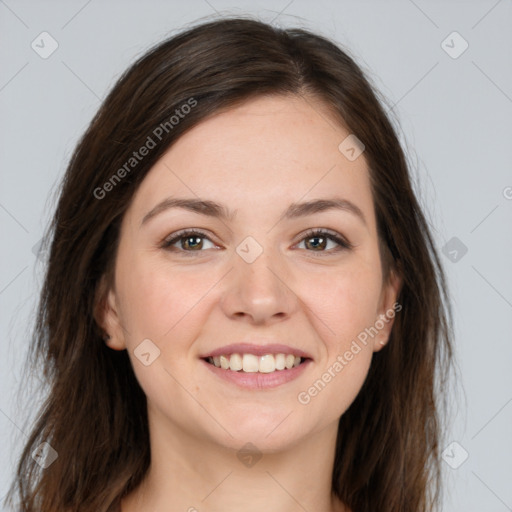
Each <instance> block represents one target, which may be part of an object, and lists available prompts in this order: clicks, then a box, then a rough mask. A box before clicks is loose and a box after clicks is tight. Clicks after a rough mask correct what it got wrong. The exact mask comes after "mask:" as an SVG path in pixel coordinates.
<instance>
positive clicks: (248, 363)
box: [243, 354, 259, 373]
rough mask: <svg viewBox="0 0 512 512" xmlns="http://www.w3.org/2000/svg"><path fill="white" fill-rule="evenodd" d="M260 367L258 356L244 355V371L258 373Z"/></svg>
mask: <svg viewBox="0 0 512 512" xmlns="http://www.w3.org/2000/svg"><path fill="white" fill-rule="evenodd" d="M258 367H259V363H258V356H253V355H252V354H244V357H243V369H244V372H253V373H254V372H257V371H258Z"/></svg>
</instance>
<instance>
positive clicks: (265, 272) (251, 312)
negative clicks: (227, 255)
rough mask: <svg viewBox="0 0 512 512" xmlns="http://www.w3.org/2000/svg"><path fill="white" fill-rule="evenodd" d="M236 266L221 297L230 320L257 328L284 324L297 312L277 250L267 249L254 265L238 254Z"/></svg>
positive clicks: (293, 294)
mask: <svg viewBox="0 0 512 512" xmlns="http://www.w3.org/2000/svg"><path fill="white" fill-rule="evenodd" d="M233 265H234V268H233V269H232V270H231V272H229V273H228V275H227V276H226V282H225V289H224V293H223V298H222V308H223V311H224V313H225V314H226V315H227V316H228V317H230V318H232V319H238V320H244V321H247V322H250V323H252V324H255V325H256V324H267V323H276V322H281V321H283V320H285V319H286V318H289V317H290V315H292V314H293V312H294V311H296V309H297V307H298V298H297V296H296V294H295V293H294V292H293V283H292V282H291V281H292V279H291V276H290V273H289V272H288V271H287V269H286V266H285V265H284V263H283V261H282V260H281V259H280V258H279V255H278V254H277V253H276V252H275V251H270V250H267V249H265V250H264V251H263V252H262V253H261V254H260V255H259V256H258V257H257V258H256V260H255V261H253V262H252V263H248V262H247V261H245V260H244V259H243V258H242V257H240V256H239V254H237V253H235V254H234V255H233Z"/></svg>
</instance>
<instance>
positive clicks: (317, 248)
mask: <svg viewBox="0 0 512 512" xmlns="http://www.w3.org/2000/svg"><path fill="white" fill-rule="evenodd" d="M303 241H304V242H305V246H306V249H308V250H309V251H310V252H327V253H330V252H337V251H341V250H343V249H351V248H352V245H351V244H350V243H349V242H347V241H346V240H345V239H343V238H342V237H341V236H339V235H338V234H337V233H332V232H330V231H324V230H313V231H310V232H308V233H306V236H305V237H304V238H303V239H302V240H301V242H303ZM329 241H331V242H334V244H335V245H337V247H334V248H331V249H327V250H326V248H327V246H328V242H329Z"/></svg>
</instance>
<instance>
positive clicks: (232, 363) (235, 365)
mask: <svg viewBox="0 0 512 512" xmlns="http://www.w3.org/2000/svg"><path fill="white" fill-rule="evenodd" d="M242 367H243V361H242V356H241V355H240V354H231V357H230V359H229V369H230V370H233V371H235V372H238V371H240V370H241V369H242Z"/></svg>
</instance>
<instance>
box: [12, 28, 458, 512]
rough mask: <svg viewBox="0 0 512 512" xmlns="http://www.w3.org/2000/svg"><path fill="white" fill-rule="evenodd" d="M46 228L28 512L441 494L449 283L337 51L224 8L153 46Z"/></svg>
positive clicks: (100, 124)
mask: <svg viewBox="0 0 512 512" xmlns="http://www.w3.org/2000/svg"><path fill="white" fill-rule="evenodd" d="M49 237H51V249H50V255H49V264H48V269H47V274H46V280H45V283H44V288H43V291H42V296H41V301H40V309H39V316H38V321H37V328H36V338H35V343H34V345H33V347H32V349H33V354H34V355H35V356H36V357H37V358H38V360H39V361H41V362H42V363H43V365H44V375H45V377H46V378H47V379H48V382H49V385H50V388H51V391H50V393H49V395H48V398H47V400H46V402H45V403H44V406H43V408H42V410H41V414H40V418H39V420H38V422H37V424H36V425H35V427H34V430H33V432H32V435H31V436H30V439H29V441H28V442H27V445H26V447H25V450H24V452H23V454H22V457H21V460H20V462H19V466H18V471H17V478H16V481H15V482H14V484H13V487H12V489H11V495H12V494H14V492H15V491H17V492H18V495H19V502H20V503H19V505H18V506H19V507H20V508H19V509H20V510H23V511H31V512H32V511H36V510H37V511H44V512H50V511H52V512H53V511H59V512H60V511H63V510H69V511H80V512H81V511H84V512H85V511H91V512H92V511H94V512H97V511H116V510H117V511H119V510H120V511H122V512H135V511H137V512H138V511H148V510H152V511H153V510H154V511H161V510H162V511H163V510H166V511H167V510H173V511H174V510H180V511H181V510H189V511H194V510H197V511H203V510H208V511H217V510H219V511H220V510H222V511H231V510H239V509H243V510H246V511H253V510H254V511H256V510H262V509H263V508H266V509H268V510H276V511H277V510H279V511H283V512H284V511H292V510H299V509H300V510H309V511H313V510H314V511H315V512H327V511H329V512H331V511H352V512H370V511H371V512H376V511H379V512H391V511H394V512H396V511H401V512H405V511H411V512H412V511H414V512H418V511H427V510H429V511H430V510H433V509H434V507H435V506H436V504H437V503H438V501H439V497H440V489H441V485H440V484H441V481H440V475H441V472H440V461H439V451H440V450H439V448H440V446H439V443H440V440H441V434H442V429H441V423H440V408H441V407H440V402H441V401H440V398H442V396H438V394H437V386H438V384H440V383H443V382H444V379H446V377H447V373H448V370H449V367H450V361H451V357H452V341H451V328H450V322H449V320H450V317H451V315H450V309H449V303H448V301H447V292H446V284H445V278H444V275H443V270H442V268H441V265H440V262H439V259H438V256H437V253H436V250H435V247H434V244H433V241H432V238H431V235H430V231H429V227H428V225H427V222H426V220H425V218H424V215H423V213H422V211H421V209H420V207H419V205H418V202H417V200H416V198H415V195H414V192H413V190H412V187H411V183H410V177H409V173H408V167H407V163H406V160H405V158H404V154H403V151H402V149H401V147H400V144H399V142H398V139H397V135H396V133H395V130H394V128H393V126H392V125H391V123H390V121H389V120H388V118H387V116H386V114H385V112H384V110H383V108H382V106H381V105H380V103H379V101H378V99H377V96H376V93H375V91H374V90H373V89H372V87H371V85H370V84H369V82H368V81H367V79H366V78H365V77H364V75H363V73H362V72H361V70H360V69H359V67H358V66H357V65H356V64H355V62H354V61H353V60H352V59H351V58H350V57H349V56H348V55H347V54H346V53H345V52H343V51H342V50H341V49H340V48H338V47H337V46H336V45H334V44H333V43H331V42H330V41H328V40H327V39H325V38H323V37H320V36H318V35H315V34H312V33H310V32H308V31H305V30H298V29H297V30H290V29H287V30H281V29H277V28H273V27H271V26H269V25H267V24H264V23H261V22H259V21H255V20H249V19H242V18H232V19H224V20H220V21H214V22H209V23H205V24H202V25H199V26H196V27H193V28H191V29H189V30H187V31H185V32H183V33H181V34H179V35H177V36H174V37H172V38H171V39H169V40H167V41H164V42H163V43H161V44H159V45H158V46H156V47H155V48H153V49H152V50H151V51H149V52H148V53H147V54H146V55H144V56H143V57H142V58H140V59H139V60H138V61H137V62H136V63H135V64H134V65H133V66H132V67H131V68H130V69H129V70H128V71H127V72H126V73H125V74H124V75H123V76H122V77H121V78H120V80H119V81H118V83H117V84H116V85H115V87H114V88H113V90H112V91H111V93H110V94H109V96H108V97H107V98H106V100H105V101H104V103H103V105H102V106H101V108H100V110H99V112H98V113H97V115H96V116H95V118H94V119H93V120H92V122H91V125H90V126H89V128H88V130H87V131H86V133H85V135H84V136H83V138H82V139H81V141H80V142H79V144H78V147H77V148H76V151H75V153H74V155H73V157H72V159H71V162H70V164H69V167H68V169H67V172H66V175H65V178H64V182H63V184H62V190H61V195H60V200H59V203H58V206H57V209H56V213H55V217H54V220H53V223H52V226H51V233H49Z"/></svg>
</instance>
